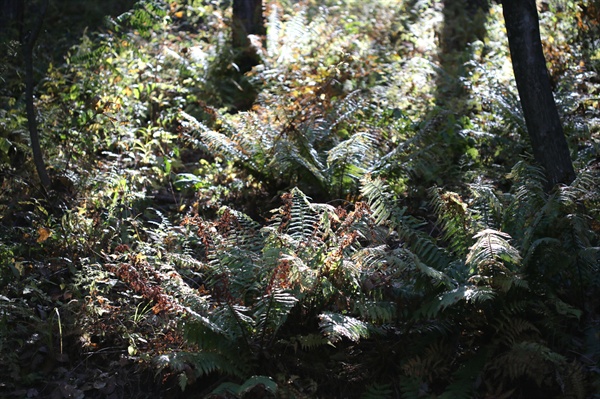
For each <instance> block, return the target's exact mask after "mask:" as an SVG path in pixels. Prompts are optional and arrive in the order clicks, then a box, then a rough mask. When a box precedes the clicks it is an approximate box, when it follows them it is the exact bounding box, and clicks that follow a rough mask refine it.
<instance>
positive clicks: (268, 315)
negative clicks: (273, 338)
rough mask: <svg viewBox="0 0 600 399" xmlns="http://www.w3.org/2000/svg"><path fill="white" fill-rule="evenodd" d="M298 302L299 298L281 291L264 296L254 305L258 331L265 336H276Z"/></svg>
mask: <svg viewBox="0 0 600 399" xmlns="http://www.w3.org/2000/svg"><path fill="white" fill-rule="evenodd" d="M297 302H298V298H296V297H295V296H294V295H292V294H291V293H289V292H284V291H281V290H277V291H274V292H272V293H269V294H266V295H263V296H262V297H261V298H260V299H259V300H258V301H257V302H256V304H255V305H254V320H256V329H257V330H258V331H262V335H263V337H264V335H265V334H267V333H269V334H275V333H276V332H277V330H279V329H280V328H281V327H282V326H283V324H284V323H285V320H286V319H287V317H288V315H289V313H290V311H291V310H292V308H293V307H294V306H295V305H296V303H297Z"/></svg>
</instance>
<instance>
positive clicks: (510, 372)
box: [492, 341, 566, 387]
mask: <svg viewBox="0 0 600 399" xmlns="http://www.w3.org/2000/svg"><path fill="white" fill-rule="evenodd" d="M565 363H566V359H565V357H564V356H562V355H559V354H558V353H556V352H554V351H552V350H551V349H550V348H548V347H547V346H545V345H543V344H540V343H538V342H532V341H523V342H517V343H515V344H514V345H512V346H511V348H510V350H509V351H508V352H506V353H505V354H502V355H500V356H499V357H497V358H496V359H494V362H493V365H492V369H495V370H496V372H497V373H498V374H499V375H500V376H501V377H502V378H506V379H507V380H508V381H509V382H515V381H517V380H519V379H521V378H523V377H525V378H528V379H530V380H532V381H535V383H536V384H537V386H538V387H543V386H544V385H546V384H548V383H549V382H551V381H552V380H554V378H557V377H558V378H560V377H559V376H557V374H556V373H559V375H560V373H561V368H562V366H563V365H565ZM561 383H562V381H561Z"/></svg>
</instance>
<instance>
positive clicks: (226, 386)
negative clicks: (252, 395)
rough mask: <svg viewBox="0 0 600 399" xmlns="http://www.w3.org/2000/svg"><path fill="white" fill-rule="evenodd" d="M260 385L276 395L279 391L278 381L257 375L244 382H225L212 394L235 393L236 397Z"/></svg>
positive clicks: (224, 394) (226, 394)
mask: <svg viewBox="0 0 600 399" xmlns="http://www.w3.org/2000/svg"><path fill="white" fill-rule="evenodd" d="M257 385H260V386H261V387H263V388H264V389H265V390H266V391H268V392H270V393H271V394H273V395H275V394H276V393H277V383H276V382H275V381H273V379H272V378H271V377H267V376H262V375H255V376H253V377H250V378H248V379H247V380H246V381H244V382H243V383H242V384H234V383H232V382H224V383H222V384H220V385H219V386H218V387H217V388H215V389H214V390H213V391H212V392H211V395H220V396H226V397H228V396H229V394H234V395H236V397H244V395H245V394H247V393H248V392H250V391H251V390H252V389H253V388H254V387H256V386H257Z"/></svg>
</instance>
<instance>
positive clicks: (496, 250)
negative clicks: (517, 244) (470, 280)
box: [466, 229, 521, 272]
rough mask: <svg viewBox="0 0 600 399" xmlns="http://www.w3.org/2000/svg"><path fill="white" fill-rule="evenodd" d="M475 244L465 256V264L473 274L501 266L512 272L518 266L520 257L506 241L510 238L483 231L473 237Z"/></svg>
mask: <svg viewBox="0 0 600 399" xmlns="http://www.w3.org/2000/svg"><path fill="white" fill-rule="evenodd" d="M473 238H474V239H477V242H476V243H475V244H474V245H473V246H472V247H471V248H469V249H470V252H469V254H468V255H467V259H466V264H467V266H470V267H471V270H472V271H473V272H474V271H476V270H483V269H485V268H487V267H488V266H490V265H502V266H504V267H506V268H507V269H508V270H512V269H514V268H516V267H517V266H519V265H520V263H521V255H520V254H519V251H518V250H517V249H516V248H514V247H513V246H512V245H510V243H509V242H508V240H510V239H511V236H510V235H508V234H506V233H503V232H501V231H497V230H492V229H485V230H483V231H480V232H479V233H477V234H475V236H474V237H473Z"/></svg>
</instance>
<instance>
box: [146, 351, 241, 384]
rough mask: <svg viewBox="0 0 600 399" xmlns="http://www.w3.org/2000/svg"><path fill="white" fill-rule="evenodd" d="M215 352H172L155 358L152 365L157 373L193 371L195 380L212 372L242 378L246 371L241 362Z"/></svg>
mask: <svg viewBox="0 0 600 399" xmlns="http://www.w3.org/2000/svg"><path fill="white" fill-rule="evenodd" d="M233 360H234V359H232V358H229V357H227V356H224V355H222V354H219V353H215V352H172V353H169V354H164V355H160V356H158V357H156V358H155V359H154V364H155V366H156V368H157V369H158V371H162V370H164V369H167V368H169V369H171V370H173V371H175V372H177V373H182V372H185V371H186V370H193V373H194V374H195V375H194V376H195V377H196V378H199V377H202V376H205V375H208V374H210V373H213V372H216V371H218V372H220V373H223V374H228V375H232V376H236V377H243V376H244V374H245V373H246V372H247V370H246V369H245V368H244V367H243V366H244V364H243V362H240V361H239V359H238V361H237V362H236V361H233Z"/></svg>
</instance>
